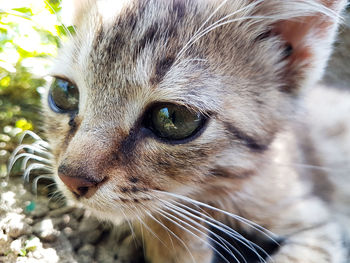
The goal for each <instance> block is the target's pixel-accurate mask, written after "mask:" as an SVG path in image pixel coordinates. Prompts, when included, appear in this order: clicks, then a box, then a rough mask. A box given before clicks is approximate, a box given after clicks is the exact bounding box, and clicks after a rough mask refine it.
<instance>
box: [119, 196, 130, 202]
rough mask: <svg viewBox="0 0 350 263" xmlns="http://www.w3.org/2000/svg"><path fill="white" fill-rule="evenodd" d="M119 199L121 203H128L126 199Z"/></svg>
mask: <svg viewBox="0 0 350 263" xmlns="http://www.w3.org/2000/svg"><path fill="white" fill-rule="evenodd" d="M119 199H120V201H122V202H123V203H126V202H128V201H129V200H128V199H126V198H122V197H120V198H119Z"/></svg>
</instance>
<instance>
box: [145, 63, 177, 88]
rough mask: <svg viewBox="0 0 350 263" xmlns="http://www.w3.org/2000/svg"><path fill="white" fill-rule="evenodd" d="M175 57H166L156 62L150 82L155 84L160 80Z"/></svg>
mask: <svg viewBox="0 0 350 263" xmlns="http://www.w3.org/2000/svg"><path fill="white" fill-rule="evenodd" d="M174 61H175V59H174V57H166V58H164V59H162V60H161V61H159V62H158V63H157V64H156V68H155V74H154V76H153V77H151V79H150V82H151V84H157V83H159V82H161V81H162V79H163V77H164V76H165V74H166V73H167V72H168V71H169V69H170V67H171V66H172V65H173V63H174Z"/></svg>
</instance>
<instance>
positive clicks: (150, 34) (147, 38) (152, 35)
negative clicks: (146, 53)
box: [137, 23, 160, 51]
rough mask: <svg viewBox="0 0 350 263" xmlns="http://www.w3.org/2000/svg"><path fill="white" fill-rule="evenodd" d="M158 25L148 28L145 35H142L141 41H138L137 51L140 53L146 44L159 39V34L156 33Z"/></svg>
mask: <svg viewBox="0 0 350 263" xmlns="http://www.w3.org/2000/svg"><path fill="white" fill-rule="evenodd" d="M158 28H159V25H158V23H155V24H154V25H152V26H151V27H149V28H148V29H147V31H146V33H145V34H144V35H143V37H142V38H141V40H140V41H139V43H138V45H137V47H138V51H141V50H143V49H144V48H145V46H146V43H152V42H153V41H155V40H157V39H159V37H160V34H159V31H158Z"/></svg>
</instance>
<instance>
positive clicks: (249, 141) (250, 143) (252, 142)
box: [224, 122, 268, 152]
mask: <svg viewBox="0 0 350 263" xmlns="http://www.w3.org/2000/svg"><path fill="white" fill-rule="evenodd" d="M224 125H225V127H226V129H227V131H228V132H229V133H231V134H232V135H233V136H235V137H236V138H237V139H239V140H241V141H243V142H244V144H245V145H246V146H247V147H248V148H249V149H251V150H253V151H257V152H263V151H265V150H267V149H268V146H267V145H265V144H262V143H259V142H257V141H256V139H255V138H253V137H251V136H249V135H247V134H245V133H244V132H242V131H241V130H239V129H238V128H237V127H235V126H233V125H232V124H231V123H229V122H224Z"/></svg>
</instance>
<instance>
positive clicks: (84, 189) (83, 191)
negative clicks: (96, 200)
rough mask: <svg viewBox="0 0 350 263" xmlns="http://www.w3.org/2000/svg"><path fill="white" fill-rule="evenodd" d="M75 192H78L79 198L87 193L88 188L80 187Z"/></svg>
mask: <svg viewBox="0 0 350 263" xmlns="http://www.w3.org/2000/svg"><path fill="white" fill-rule="evenodd" d="M77 190H78V192H79V194H80V196H84V195H86V194H87V192H88V191H89V187H86V186H82V187H78V188H77Z"/></svg>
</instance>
